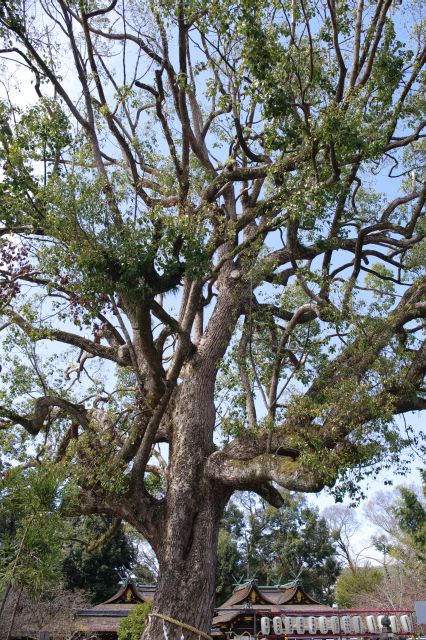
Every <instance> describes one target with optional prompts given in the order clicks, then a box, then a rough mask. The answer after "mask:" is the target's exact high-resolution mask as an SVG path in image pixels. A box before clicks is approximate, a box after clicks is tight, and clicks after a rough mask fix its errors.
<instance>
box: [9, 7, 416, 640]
mask: <svg viewBox="0 0 426 640" xmlns="http://www.w3.org/2000/svg"><path fill="white" fill-rule="evenodd" d="M0 34H1V37H2V39H3V44H2V45H1V52H2V56H3V58H4V67H5V69H6V75H5V77H4V80H3V85H2V86H3V88H5V100H4V102H3V103H2V106H1V129H0V141H1V151H0V154H1V158H2V161H3V169H2V184H1V191H0V196H1V204H0V206H1V220H2V221H3V223H2V226H1V228H0V234H1V240H2V244H1V252H2V253H1V258H0V269H1V270H0V277H1V285H2V290H1V298H0V301H1V305H2V314H3V321H2V324H1V325H0V326H1V329H2V332H3V333H2V335H3V336H4V347H3V354H4V357H3V362H2V366H3V371H2V373H1V375H2V376H3V390H2V392H1V398H0V400H1V401H0V416H1V423H0V424H1V430H0V433H1V438H2V443H3V446H4V447H5V449H6V451H7V452H8V455H9V456H12V457H13V458H14V461H13V464H15V465H16V464H17V463H18V464H19V463H21V464H23V465H27V466H28V465H31V464H34V465H37V466H38V465H46V469H47V470H48V469H49V468H50V467H52V466H55V465H61V466H62V467H63V470H62V472H63V473H65V474H66V478H67V480H66V481H64V483H63V497H62V510H63V513H64V514H67V513H68V514H77V513H81V514H93V513H103V514H106V515H108V516H112V517H115V518H120V519H123V520H125V521H127V522H128V523H130V524H131V525H132V526H133V527H135V528H136V529H137V530H138V531H139V532H140V533H141V534H142V535H143V536H144V537H145V538H146V539H147V540H148V541H149V542H150V544H151V545H152V547H153V549H154V550H155V552H156V554H157V557H158V562H159V578H158V586H157V592H156V597H155V602H154V612H157V613H161V614H164V615H168V616H171V617H173V618H175V619H178V620H181V621H184V622H188V623H191V624H192V625H195V626H196V627H199V628H200V629H204V630H207V629H208V628H209V624H210V620H211V614H212V605H213V599H214V575H215V557H216V547H217V537H218V529H219V522H220V518H221V515H222V513H223V509H224V507H225V505H226V503H227V501H228V500H229V497H230V496H231V494H232V492H233V491H234V490H237V489H238V490H252V491H255V492H257V493H258V494H260V495H261V496H262V497H263V498H265V499H266V500H268V501H269V502H270V503H271V504H273V505H275V506H278V505H280V504H281V496H280V494H279V493H278V491H277V490H276V488H275V487H274V483H278V484H279V485H280V486H282V487H284V488H286V489H289V490H293V491H299V492H317V491H320V490H321V489H322V488H323V487H326V486H327V487H333V486H336V491H337V492H338V493H339V492H340V491H342V490H343V488H344V486H346V488H349V489H350V488H351V487H354V485H356V482H357V480H358V478H359V477H360V476H361V475H362V474H363V473H364V472H365V471H366V470H369V469H371V468H373V467H377V466H378V465H380V464H386V463H389V462H390V461H392V460H393V459H396V458H398V457H400V453H399V452H400V451H401V449H402V448H403V446H404V445H405V444H407V442H409V441H410V437H411V436H410V433H406V432H405V431H404V430H403V431H401V432H400V430H399V428H398V426H397V424H395V423H394V422H393V418H394V416H396V415H397V414H401V413H405V412H409V411H412V410H415V411H416V410H422V409H424V408H425V407H426V401H425V398H424V388H423V387H422V381H423V377H424V371H425V367H426V346H425V343H424V342H422V340H423V339H424V318H425V316H426V302H425V293H426V278H425V273H424V258H423V255H424V254H423V252H424V247H425V241H424V236H425V221H424V218H423V217H422V210H423V206H424V203H425V199H426V186H425V183H424V179H425V172H424V144H423V131H424V127H425V124H426V122H425V97H424V93H423V91H422V86H421V83H422V80H423V78H424V75H423V73H424V72H423V68H424V63H425V59H426V49H425V43H424V41H425V38H424V35H425V34H424V22H422V20H421V8H420V7H419V6H418V4H417V3H416V2H412V3H411V0H404V2H403V5H402V8H400V7H399V6H393V2H392V0H377V2H373V3H370V2H364V0H358V2H357V3H356V4H354V3H353V2H352V0H349V1H348V2H340V1H339V2H338V3H336V2H335V0H324V1H320V2H313V1H311V0H292V1H291V2H289V1H288V0H277V1H275V0H272V2H271V1H270V0H268V1H266V0H237V1H236V2H229V0H216V1H214V2H204V1H203V0H186V1H183V0H176V1H175V0H168V1H167V2H162V1H161V2H158V3H155V2H145V3H141V2H134V1H128V2H122V1H120V0H112V1H111V2H109V1H108V2H107V1H106V0H77V1H72V0H49V2H46V1H45V0H32V1H31V0H30V1H24V0H22V1H21V0H4V1H3V2H2V3H1V6H0ZM17 69H19V70H22V72H21V78H22V80H21V86H20V87H14V86H13V80H14V78H16V77H17V73H18V72H17V71H16V70H17ZM18 75H19V74H18ZM31 82H32V86H33V89H34V95H36V96H37V99H36V100H35V101H34V102H33V104H31V105H30V106H29V107H28V108H26V109H23V108H22V102H20V100H21V94H22V87H24V86H25V87H26V88H28V87H30V83H31ZM19 104H21V109H19V108H18V105H19ZM387 176H388V177H387ZM392 178H394V179H393V180H392ZM388 184H389V185H390V186H389V187H388ZM46 345H50V346H49V347H47V346H46ZM101 363H105V364H104V366H103V367H102V366H101ZM219 370H220V376H219ZM215 393H217V395H216V397H215ZM398 424H399V423H398ZM220 429H222V431H220ZM222 436H223V437H222ZM161 443H162V444H161ZM155 477H157V478H158V480H157V481H154V480H153V478H155ZM336 483H337V484H336ZM342 483H343V484H342ZM162 625H163V622H162V621H161V620H160V619H159V618H156V617H152V618H151V621H150V623H149V624H148V626H147V628H146V631H145V633H144V638H145V640H147V639H148V638H151V639H154V638H156V639H157V638H158V637H161V634H162V633H163V631H162V629H163V626H162ZM167 630H168V634H169V638H170V640H174V639H175V638H180V637H181V630H180V629H179V628H178V627H177V626H176V625H170V624H169V625H168V626H167ZM186 637H188V633H186Z"/></svg>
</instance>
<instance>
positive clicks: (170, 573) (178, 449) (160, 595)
mask: <svg viewBox="0 0 426 640" xmlns="http://www.w3.org/2000/svg"><path fill="white" fill-rule="evenodd" d="M185 379H186V381H185V382H184V383H183V385H182V387H181V393H180V397H179V401H178V403H177V406H176V410H175V415H174V429H173V444H172V448H171V451H170V458H171V460H170V462H171V470H170V477H169V484H168V491H167V497H166V518H165V522H166V526H165V531H164V532H161V534H160V535H161V538H162V541H161V544H160V549H159V554H158V555H159V557H158V560H159V565H160V577H159V582H158V584H157V590H156V595H155V600H154V605H153V612H156V613H160V614H163V615H166V616H169V617H171V618H174V619H176V620H178V621H181V622H186V623H188V624H190V625H192V626H194V627H196V628H198V629H200V630H202V631H204V632H209V631H210V624H211V618H212V613H213V608H214V594H215V573H216V548H217V538H218V531H219V523H220V519H221V517H222V513H223V509H224V507H225V504H226V502H227V500H228V498H229V496H230V493H231V491H230V490H229V489H227V488H226V487H224V486H223V485H221V484H220V483H217V482H215V481H214V480H211V479H210V478H209V477H208V476H207V475H206V473H205V463H206V460H207V458H208V456H209V455H210V454H211V453H212V452H213V450H214V444H213V437H212V435H213V429H214V422H215V407H214V401H213V397H214V396H213V391H214V376H212V375H206V369H205V366H204V364H203V362H201V361H198V362H193V363H192V364H191V365H190V366H189V368H188V370H187V372H186V376H185ZM163 625H165V629H166V633H167V637H168V639H169V640H181V638H182V636H183V637H184V638H185V640H186V639H189V638H193V637H194V634H193V633H191V632H189V631H185V630H184V629H182V628H180V627H179V626H177V625H172V624H171V623H167V622H163V620H161V619H158V618H151V619H150V622H149V624H148V625H147V628H146V630H145V632H144V635H143V640H159V639H160V638H163V637H164V626H163Z"/></svg>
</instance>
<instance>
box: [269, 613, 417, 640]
mask: <svg viewBox="0 0 426 640" xmlns="http://www.w3.org/2000/svg"><path fill="white" fill-rule="evenodd" d="M383 618H384V615H380V616H373V615H366V616H365V622H364V620H363V619H362V618H361V616H358V615H357V616H348V615H344V616H331V617H328V616H318V617H317V616H307V617H303V616H274V618H272V625H271V619H270V618H269V617H268V616H262V617H261V619H260V629H261V632H262V635H264V636H269V635H271V634H273V635H277V636H280V635H283V634H285V635H294V634H296V635H302V634H304V633H306V632H308V633H310V634H312V635H315V634H316V633H320V634H322V635H326V634H328V633H332V634H333V635H350V634H351V633H354V634H363V633H380V632H381V630H382V620H383ZM389 620H390V626H391V629H392V632H393V633H398V632H399V630H400V629H401V631H402V632H403V633H407V634H410V633H412V631H413V625H412V621H411V618H410V616H409V615H407V614H404V615H401V616H400V618H399V624H398V619H397V616H395V615H392V616H389Z"/></svg>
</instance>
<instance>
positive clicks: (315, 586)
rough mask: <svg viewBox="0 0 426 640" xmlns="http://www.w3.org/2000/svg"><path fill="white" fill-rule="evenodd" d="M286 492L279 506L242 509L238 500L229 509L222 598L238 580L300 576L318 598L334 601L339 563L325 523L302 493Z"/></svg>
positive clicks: (223, 534)
mask: <svg viewBox="0 0 426 640" xmlns="http://www.w3.org/2000/svg"><path fill="white" fill-rule="evenodd" d="M282 497H283V503H284V504H283V506H282V507H281V508H280V509H275V508H274V507H271V506H268V505H265V504H258V503H257V504H256V503H254V504H252V506H251V509H250V510H244V506H243V505H242V506H241V507H242V508H241V507H240V508H239V507H238V506H237V505H236V503H235V502H234V501H233V502H231V504H230V506H229V507H228V508H227V509H226V511H225V518H224V520H223V522H222V527H221V530H220V532H219V546H218V576H219V580H218V583H217V588H216V590H217V592H218V596H219V597H218V601H219V598H220V597H222V598H223V599H225V597H228V596H229V595H230V593H231V592H232V590H233V587H234V586H235V583H236V582H237V581H239V582H243V581H244V579H253V578H255V579H256V580H257V582H258V584H260V585H264V584H285V583H286V582H289V581H292V580H295V579H296V578H298V577H300V579H301V581H302V582H303V586H304V587H305V588H306V590H307V591H308V593H310V594H311V595H312V596H313V597H314V598H317V599H318V600H319V601H320V602H333V586H334V583H335V581H336V578H337V575H338V573H339V571H340V566H339V563H338V561H337V559H336V553H335V550H334V547H333V544H332V538H331V536H330V532H329V530H328V528H327V525H326V522H325V520H324V519H323V518H320V517H319V515H318V511H317V510H316V509H313V508H311V507H309V506H308V504H307V501H306V499H304V498H303V497H302V496H296V495H292V494H291V493H289V492H282ZM230 523H237V526H235V524H234V527H232V524H230ZM224 539H225V541H226V544H224ZM227 571H228V572H227ZM222 601H223V600H222Z"/></svg>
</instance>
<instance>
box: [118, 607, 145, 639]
mask: <svg viewBox="0 0 426 640" xmlns="http://www.w3.org/2000/svg"><path fill="white" fill-rule="evenodd" d="M151 607H152V602H143V603H142V604H137V605H136V606H135V608H134V609H133V610H132V612H131V613H129V615H128V616H127V618H124V620H122V621H121V622H120V624H119V627H118V640H140V637H141V635H142V633H143V632H144V629H145V622H146V618H147V616H148V614H149V612H150V611H151Z"/></svg>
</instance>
